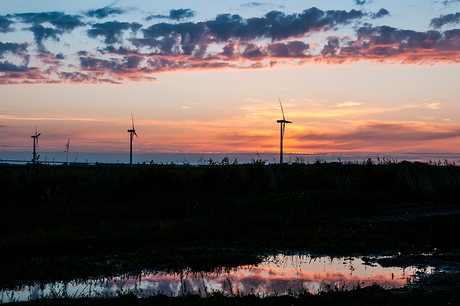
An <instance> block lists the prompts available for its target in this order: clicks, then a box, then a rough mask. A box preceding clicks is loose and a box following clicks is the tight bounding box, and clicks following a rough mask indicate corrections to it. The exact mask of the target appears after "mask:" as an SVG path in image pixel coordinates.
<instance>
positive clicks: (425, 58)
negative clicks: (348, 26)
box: [319, 26, 460, 63]
mask: <svg viewBox="0 0 460 306" xmlns="http://www.w3.org/2000/svg"><path fill="white" fill-rule="evenodd" d="M357 34H358V37H357V39H356V40H351V39H350V38H340V39H339V38H337V37H328V39H327V41H328V43H327V44H326V45H324V46H323V49H322V51H321V55H322V56H323V57H324V59H326V58H327V59H329V60H330V59H333V60H332V62H335V63H341V62H344V61H358V60H375V61H391V62H395V61H396V62H404V63H433V62H449V63H457V62H460V43H459V41H460V30H451V31H445V32H444V33H442V32H438V31H427V32H417V31H412V30H401V29H396V28H392V27H388V26H380V27H369V26H368V27H361V28H359V29H358V30H357ZM319 60H321V59H319Z"/></svg>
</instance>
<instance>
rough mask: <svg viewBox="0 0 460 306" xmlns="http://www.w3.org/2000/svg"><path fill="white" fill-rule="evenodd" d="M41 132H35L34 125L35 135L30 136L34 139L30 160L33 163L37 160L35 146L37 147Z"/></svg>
mask: <svg viewBox="0 0 460 306" xmlns="http://www.w3.org/2000/svg"><path fill="white" fill-rule="evenodd" d="M41 134H42V133H38V134H37V126H35V135H32V136H30V137H31V138H32V139H33V140H34V151H33V158H32V162H33V163H34V164H35V163H36V162H37V159H38V158H37V149H36V148H37V147H38V136H40V135H41Z"/></svg>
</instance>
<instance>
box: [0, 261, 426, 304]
mask: <svg viewBox="0 0 460 306" xmlns="http://www.w3.org/2000/svg"><path fill="white" fill-rule="evenodd" d="M417 272H425V273H427V272H429V271H426V270H423V271H421V270H420V269H417V268H415V267H410V268H406V269H402V268H396V267H389V268H383V267H381V266H379V265H376V264H374V265H367V264H365V262H363V261H362V260H361V259H360V258H352V257H349V258H330V257H312V256H310V255H274V256H269V257H268V258H267V259H266V260H265V261H264V262H262V263H261V264H259V265H257V266H240V267H238V268H234V269H231V270H216V271H214V272H212V273H196V272H191V271H190V270H184V271H182V273H166V272H162V271H154V272H144V273H142V274H141V275H138V276H137V277H134V278H133V277H129V276H120V277H116V278H113V279H100V280H94V279H89V280H87V281H83V282H82V281H79V282H77V281H75V282H71V283H67V284H64V283H54V284H37V285H34V286H27V287H25V288H22V289H21V290H16V291H9V290H3V291H1V294H0V301H2V302H4V303H5V302H9V301H11V298H13V299H14V300H16V301H24V300H28V299H36V298H38V297H41V296H44V295H45V296H46V295H50V293H52V292H55V293H58V294H62V293H64V292H65V293H67V294H68V295H70V296H78V295H81V294H90V295H91V294H94V293H98V294H107V295H110V294H117V291H125V292H126V291H128V290H136V291H138V292H139V293H140V294H145V295H149V294H156V293H164V294H168V295H170V294H172V295H180V294H183V293H184V292H196V293H201V294H205V293H206V292H212V291H215V290H219V291H224V292H225V293H226V294H230V293H235V294H237V293H249V292H255V293H259V294H262V295H264V294H286V293H288V292H290V291H291V292H297V291H299V290H300V289H303V290H307V291H309V292H311V293H317V292H318V291H321V290H326V289H327V288H328V287H329V288H334V287H339V288H342V287H343V288H346V289H353V287H356V286H358V285H359V286H370V285H372V284H378V285H380V286H382V287H384V288H399V287H402V286H404V285H405V284H407V282H408V281H410V280H412V279H413V278H414V277H415V276H414V275H415V274H416V273H417Z"/></svg>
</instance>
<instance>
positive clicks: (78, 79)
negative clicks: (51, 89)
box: [59, 72, 97, 83]
mask: <svg viewBox="0 0 460 306" xmlns="http://www.w3.org/2000/svg"><path fill="white" fill-rule="evenodd" d="M59 78H60V79H61V80H63V81H65V82H69V83H95V82H97V77H95V76H94V75H92V74H88V73H81V72H59Z"/></svg>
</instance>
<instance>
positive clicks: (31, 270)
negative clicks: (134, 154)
mask: <svg viewBox="0 0 460 306" xmlns="http://www.w3.org/2000/svg"><path fill="white" fill-rule="evenodd" d="M0 194H1V197H2V200H0V286H1V287H3V288H12V287H17V286H21V285H25V284H29V283H33V282H52V281H57V280H63V281H66V280H72V279H88V277H95V278H97V277H111V276H114V275H118V274H129V273H131V274H133V275H136V274H137V273H139V272H140V271H143V270H147V269H152V270H153V269H164V270H180V269H183V268H185V267H189V268H191V269H194V270H197V271H211V270H212V269H214V268H217V267H235V266H238V265H241V264H251V263H257V262H259V261H260V259H261V256H263V254H270V253H273V252H279V251H280V250H286V252H288V251H290V252H292V251H304V252H310V253H313V254H325V255H332V256H334V255H359V256H363V257H366V256H370V255H395V256H394V257H393V258H392V259H388V260H386V262H385V264H387V265H392V266H401V267H404V266H409V265H418V266H428V265H429V266H435V267H440V268H441V267H442V268H446V267H447V268H448V272H442V273H441V272H439V273H435V274H434V275H432V276H425V277H422V278H420V281H418V282H416V283H414V284H410V286H407V287H405V288H403V289H398V290H384V289H383V288H380V287H378V286H372V287H367V288H357V289H355V290H352V291H342V290H330V291H328V292H323V293H321V294H318V295H311V294H309V293H307V292H296V293H292V294H290V295H285V296H272V297H266V298H262V297H260V296H256V295H254V294H239V295H236V296H235V295H233V296H228V295H227V296H226V295H224V294H223V293H222V292H213V293H208V294H207V295H203V296H201V297H200V296H197V295H194V294H192V293H189V294H185V295H183V296H178V297H167V296H163V295H156V296H152V297H149V298H144V299H138V298H137V297H136V296H134V295H133V294H129V293H125V294H120V295H119V296H118V297H110V298H109V297H106V298H100V297H99V298H88V297H80V298H78V299H77V298H69V297H61V298H60V299H54V300H39V301H33V302H28V303H25V304H36V305H63V304H69V303H70V304H74V305H109V304H118V305H130V304H133V305H152V304H155V305H221V304H224V305H226V304H232V305H233V304H237V305H369V304H372V305H388V304H392V305H423V304H426V305H447V304H448V303H451V304H452V305H453V304H460V285H459V284H460V277H459V276H460V274H459V270H458V269H459V268H458V267H459V266H460V252H459V250H460V239H459V234H460V167H459V166H457V165H455V164H452V163H447V162H446V163H409V162H401V163H396V162H391V161H387V160H383V161H381V160H380V161H377V162H375V161H371V160H368V161H367V162H364V163H361V164H345V163H322V162H321V161H318V162H316V163H314V164H305V163H303V162H302V161H298V162H296V163H293V164H290V165H284V166H283V167H280V166H279V165H269V166H266V165H264V161H260V160H259V161H253V162H252V163H250V164H245V165H238V164H236V163H231V162H229V161H228V160H225V159H224V160H223V161H221V162H214V161H209V162H208V165H206V166H200V167H191V166H183V167H177V166H174V165H167V166H166V165H156V164H151V165H140V166H136V167H133V168H129V167H124V168H104V167H94V168H76V167H55V166H45V165H40V164H39V165H35V166H34V165H28V166H16V167H0ZM427 253H429V255H426V256H425V255H423V256H422V255H420V254H427ZM18 304H24V303H18Z"/></svg>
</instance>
